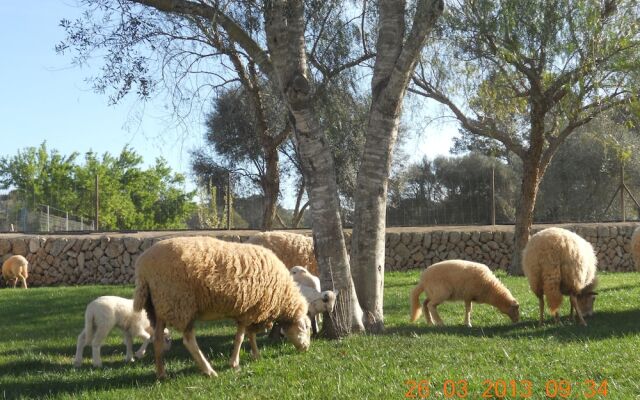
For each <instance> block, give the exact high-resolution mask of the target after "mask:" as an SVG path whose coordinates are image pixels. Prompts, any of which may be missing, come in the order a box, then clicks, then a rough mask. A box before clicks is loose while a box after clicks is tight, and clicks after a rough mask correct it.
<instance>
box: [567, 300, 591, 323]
mask: <svg viewBox="0 0 640 400" xmlns="http://www.w3.org/2000/svg"><path fill="white" fill-rule="evenodd" d="M569 301H570V302H571V306H572V307H573V308H575V309H576V315H577V316H578V321H580V325H582V326H587V323H586V322H585V320H584V317H583V316H582V311H580V308H579V307H578V299H577V298H576V296H569Z"/></svg>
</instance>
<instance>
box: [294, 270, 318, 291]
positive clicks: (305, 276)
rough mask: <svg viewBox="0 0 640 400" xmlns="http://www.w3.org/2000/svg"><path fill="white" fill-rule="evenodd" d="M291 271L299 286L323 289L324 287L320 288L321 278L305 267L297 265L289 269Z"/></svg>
mask: <svg viewBox="0 0 640 400" xmlns="http://www.w3.org/2000/svg"><path fill="white" fill-rule="evenodd" d="M289 273H290V274H291V276H292V277H293V280H294V281H295V282H296V283H297V284H298V285H299V286H307V287H310V288H314V289H315V290H316V291H318V292H321V291H322V289H320V279H319V278H318V277H317V276H314V275H312V274H311V273H310V272H309V271H308V270H307V269H306V268H305V267H301V266H299V265H296V266H295V267H293V268H291V269H290V270H289Z"/></svg>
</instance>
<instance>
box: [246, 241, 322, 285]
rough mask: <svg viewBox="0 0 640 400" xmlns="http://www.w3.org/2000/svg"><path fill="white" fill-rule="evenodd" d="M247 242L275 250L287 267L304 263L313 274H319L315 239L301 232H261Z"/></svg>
mask: <svg viewBox="0 0 640 400" xmlns="http://www.w3.org/2000/svg"><path fill="white" fill-rule="evenodd" d="M247 243H251V244H258V245H260V246H263V247H266V248H267V249H269V250H271V251H273V252H274V253H275V254H276V256H278V258H279V259H280V260H282V262H283V263H284V265H286V266H287V268H289V269H290V268H292V267H294V266H296V265H304V266H306V268H307V270H308V271H309V272H311V274H313V275H315V276H318V275H319V273H320V272H319V270H318V262H317V261H316V256H315V253H314V248H313V239H312V238H310V237H309V236H304V235H300V234H299V233H293V232H284V231H271V232H261V233H258V234H256V235H253V236H252V237H250V238H249V240H248V241H247Z"/></svg>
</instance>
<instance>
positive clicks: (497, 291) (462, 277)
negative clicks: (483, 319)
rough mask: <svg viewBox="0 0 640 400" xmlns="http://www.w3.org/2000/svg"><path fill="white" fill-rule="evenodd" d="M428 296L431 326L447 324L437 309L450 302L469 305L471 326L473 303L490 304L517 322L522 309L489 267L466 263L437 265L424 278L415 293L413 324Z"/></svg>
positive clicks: (426, 311)
mask: <svg viewBox="0 0 640 400" xmlns="http://www.w3.org/2000/svg"><path fill="white" fill-rule="evenodd" d="M422 292H426V293H427V298H426V299H425V301H424V303H423V305H422V311H424V315H425V319H426V320H427V324H433V323H434V321H435V323H436V325H444V323H443V322H442V319H441V318H440V315H438V310H437V309H436V307H437V306H438V305H439V304H440V303H442V302H444V301H448V300H462V301H464V304H465V316H464V323H465V325H467V326H468V327H471V308H472V302H476V303H484V304H490V305H492V306H494V307H496V308H497V309H498V310H500V311H502V312H503V313H504V314H506V315H508V316H509V318H511V321H513V322H517V321H518V320H519V319H520V306H519V304H518V302H517V301H516V299H515V298H514V297H513V296H512V295H511V292H509V289H507V288H506V287H505V286H504V285H503V284H502V283H501V282H500V281H499V280H498V278H496V276H495V275H494V274H493V272H491V270H490V269H489V267H487V266H486V265H484V264H480V263H475V262H472V261H465V260H448V261H441V262H439V263H436V264H433V265H431V266H429V267H428V268H427V269H425V270H424V271H423V272H422V274H421V275H420V281H419V282H418V284H417V285H416V286H415V287H414V288H413V290H412V291H411V299H410V300H411V321H416V320H417V319H418V318H419V317H420V313H421V309H420V295H421V294H422Z"/></svg>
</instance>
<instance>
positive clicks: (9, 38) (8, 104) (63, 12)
mask: <svg viewBox="0 0 640 400" xmlns="http://www.w3.org/2000/svg"><path fill="white" fill-rule="evenodd" d="M36 4H37V5H34V4H31V5H30V6H28V7H27V6H25V5H24V4H21V3H20V2H18V1H0V16H1V18H2V24H0V38H1V39H0V41H1V48H2V57H1V58H0V77H1V78H0V93H2V96H0V115H1V117H0V121H1V124H0V135H1V136H2V138H3V139H5V140H3V144H4V145H3V146H2V147H1V149H0V155H2V156H5V155H13V154H16V153H17V151H18V150H19V149H23V148H25V147H29V146H38V145H39V144H40V143H42V142H43V141H46V142H47V145H48V147H49V148H55V149H57V150H59V151H60V152H61V153H63V154H69V153H71V152H73V151H77V152H80V153H81V154H83V153H85V152H87V151H90V150H93V151H95V152H98V153H104V152H110V153H112V154H118V153H119V152H120V150H122V148H123V147H124V146H127V145H128V146H130V147H132V148H133V149H135V150H136V151H137V152H138V153H140V154H141V155H142V156H143V157H144V159H145V162H146V163H147V164H152V163H153V162H154V160H155V158H156V157H159V156H163V157H164V158H165V159H167V160H168V161H169V163H170V164H171V166H172V168H173V169H174V170H175V171H178V172H182V173H188V168H189V155H188V150H189V149H191V148H193V147H194V146H197V145H198V144H200V143H201V139H200V138H201V136H202V129H201V127H200V125H199V124H198V126H196V127H195V129H194V128H193V127H192V128H191V129H190V131H189V132H185V131H184V129H179V128H175V127H173V126H171V124H170V123H168V121H169V119H170V118H168V117H169V116H168V115H167V112H165V111H164V107H165V106H164V104H162V102H161V101H154V102H151V103H148V104H143V103H142V102H140V101H139V100H137V99H135V98H134V97H131V98H127V99H125V101H124V102H123V103H122V104H118V105H117V106H110V105H108V99H107V96H106V95H102V94H98V93H94V92H93V91H92V89H91V86H90V85H89V84H88V83H86V79H87V78H88V77H89V76H91V75H92V73H93V71H92V69H91V68H96V69H97V68H99V66H100V63H101V61H100V60H94V62H93V63H92V64H91V65H90V67H89V68H80V67H76V66H73V65H72V64H71V61H72V59H71V56H72V55H71V53H69V54H68V55H67V54H65V55H58V54H56V52H55V50H54V47H55V45H56V44H57V43H58V42H59V41H61V40H62V39H63V38H64V31H63V29H62V28H60V27H59V26H58V23H59V21H60V19H62V18H69V19H73V17H75V16H77V15H78V14H79V13H80V9H79V8H77V7H76V6H75V5H74V1H73V0H40V1H38V2H37V3H36ZM194 130H197V132H193V131H194ZM7 139H9V140H7Z"/></svg>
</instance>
